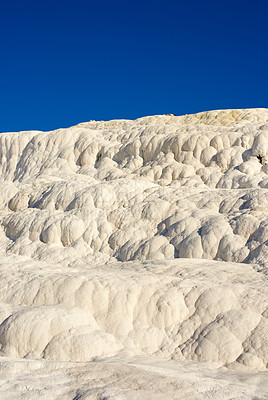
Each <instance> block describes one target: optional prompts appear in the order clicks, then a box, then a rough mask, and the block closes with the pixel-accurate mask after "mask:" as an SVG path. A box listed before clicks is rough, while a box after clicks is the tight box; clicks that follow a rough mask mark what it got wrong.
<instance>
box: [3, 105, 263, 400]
mask: <svg viewBox="0 0 268 400" xmlns="http://www.w3.org/2000/svg"><path fill="white" fill-rule="evenodd" d="M267 210H268V109H246V110H220V111H209V112H204V113H199V114H194V115H186V116H180V117H176V116H172V115H164V116H151V117H144V118H140V119H138V120H135V121H129V120H113V121H107V122H105V121H100V122H96V121H90V122H86V123H81V124H79V125H76V126H74V127H71V128H68V129H58V130H56V131H51V132H39V131H30V132H18V133H2V134H0V220H1V225H0V282H1V283H0V399H1V400H2V399H3V400H7V399H8V400H9V399H11V400H13V399H27V400H28V399H29V400H35V399H53V400H54V399H66V400H67V399H70V400H79V399H81V400H84V399H92V400H106V399H111V400H112V399H122V400H124V399H143V400H144V399H152V400H154V399H167V398H170V399H197V400H199V399H219V400H223V399H224V400H225V399H226V400H227V399H228V400H231V399H236V400H245V399H250V400H261V399H268V371H267V367H268V286H267V279H268V212H267Z"/></svg>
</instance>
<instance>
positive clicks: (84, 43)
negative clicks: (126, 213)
mask: <svg viewBox="0 0 268 400" xmlns="http://www.w3.org/2000/svg"><path fill="white" fill-rule="evenodd" d="M267 16H268V1H267V0H255V1H250V2H249V1H246V0H245V1H240V0H238V1H236V0H233V1H229V0H226V1H224V2H218V1H215V0H214V1H206V0H203V1H201V0H200V1H195V0H194V1H192V0H189V1H178V0H177V1H172V0H166V1H158V0H155V1H146V0H144V1H140V0H136V1H129V2H128V1H126V0H124V1H117V0H114V1H98V2H97V1H94V2H93V1H90V0H87V1H84V0H73V1H69V0H65V1H64V2H63V1H57V0H54V1H51V0H46V1H42V0H40V1H37V0H35V1H28V0H25V1H11V0H9V1H8V0H6V1H2V2H1V6H0V33H1V37H0V38H1V39H0V50H1V51H0V132H3V131H17V130H28V129H40V130H50V129H56V128H58V127H67V126H70V125H74V124H76V123H79V122H82V121H88V120H90V119H95V120H100V119H104V120H108V119H113V118H129V119H134V118H138V117H141V116H145V115H152V114H164V113H174V114H177V115H180V114H185V113H187V114H190V113H195V112H198V111H205V110H211V109H223V108H247V107H268V19H267V18H268V17H267Z"/></svg>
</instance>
